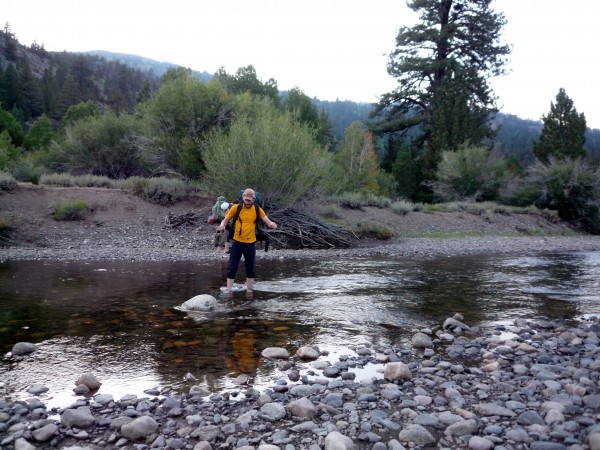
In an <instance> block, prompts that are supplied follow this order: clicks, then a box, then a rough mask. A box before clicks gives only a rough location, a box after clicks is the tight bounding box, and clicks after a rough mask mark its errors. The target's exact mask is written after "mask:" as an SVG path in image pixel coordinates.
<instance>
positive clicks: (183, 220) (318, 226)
mask: <svg viewBox="0 0 600 450" xmlns="http://www.w3.org/2000/svg"><path fill="white" fill-rule="evenodd" d="M209 214H210V208H204V209H201V210H198V211H191V210H190V211H188V212H185V213H183V214H173V213H169V214H168V215H167V216H166V217H165V226H167V227H170V228H179V227H184V228H187V227H188V226H197V225H198V224H199V223H202V222H204V221H205V220H206V217H208V215H209ZM268 216H269V218H270V219H271V220H273V221H274V222H276V223H277V225H278V228H277V229H275V230H271V229H269V228H267V227H266V226H264V225H263V224H261V225H263V226H262V228H263V230H264V231H265V233H267V234H268V235H269V238H270V241H271V245H272V247H275V248H290V249H300V248H313V249H323V248H348V247H352V246H353V241H354V239H355V238H354V237H353V236H352V235H351V234H350V233H349V232H348V231H346V230H344V229H342V228H341V227H338V226H336V225H333V224H330V223H328V222H325V221H324V220H321V219H319V218H318V217H316V216H314V215H312V214H309V213H308V212H306V211H301V210H298V209H294V208H286V209H281V210H275V211H271V212H269V214H268Z"/></svg>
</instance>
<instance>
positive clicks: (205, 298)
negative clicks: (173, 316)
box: [181, 294, 217, 311]
mask: <svg viewBox="0 0 600 450" xmlns="http://www.w3.org/2000/svg"><path fill="white" fill-rule="evenodd" d="M216 308H217V299H216V298H214V297H213V296H212V295H208V294H202V295H196V296H195V297H192V298H190V299H189V300H188V301H186V302H184V303H183V304H182V305H181V309H183V310H184V311H214V310H215V309H216Z"/></svg>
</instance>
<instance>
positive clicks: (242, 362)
mask: <svg viewBox="0 0 600 450" xmlns="http://www.w3.org/2000/svg"><path fill="white" fill-rule="evenodd" d="M230 342H231V355H232V356H228V357H227V368H228V369H229V370H230V371H231V372H239V373H245V374H253V373H254V372H255V371H256V368H257V366H258V358H257V357H256V355H255V350H256V333H255V331H254V330H252V329H251V328H241V329H239V330H236V331H235V333H233V336H231V341H230Z"/></svg>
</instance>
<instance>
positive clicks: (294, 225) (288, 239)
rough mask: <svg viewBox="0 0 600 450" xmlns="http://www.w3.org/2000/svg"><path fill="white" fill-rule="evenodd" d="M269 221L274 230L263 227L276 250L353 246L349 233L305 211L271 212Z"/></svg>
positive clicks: (285, 210)
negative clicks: (275, 226) (271, 222)
mask: <svg viewBox="0 0 600 450" xmlns="http://www.w3.org/2000/svg"><path fill="white" fill-rule="evenodd" d="M269 219H271V220H273V221H274V222H276V223H277V226H278V227H277V229H275V230H270V229H268V228H266V227H264V230H265V231H266V232H267V234H268V235H269V236H270V237H271V242H272V243H275V245H276V247H278V248H291V249H300V248H313V249H323V248H348V247H352V245H353V239H354V238H353V236H352V235H351V234H350V233H348V232H347V231H345V230H344V229H343V228H341V227H338V226H336V225H333V224H330V223H328V222H325V221H324V220H321V219H319V218H318V217H316V216H314V215H312V214H310V213H308V212H306V211H302V210H297V209H291V208H290V209H284V210H280V211H273V212H270V213H269Z"/></svg>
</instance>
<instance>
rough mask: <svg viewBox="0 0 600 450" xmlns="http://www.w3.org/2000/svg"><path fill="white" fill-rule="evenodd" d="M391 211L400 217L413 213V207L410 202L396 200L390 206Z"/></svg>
mask: <svg viewBox="0 0 600 450" xmlns="http://www.w3.org/2000/svg"><path fill="white" fill-rule="evenodd" d="M390 207H391V208H392V211H393V212H395V213H396V214H400V215H401V216H403V215H405V214H407V213H409V212H411V211H415V205H414V204H413V203H412V202H408V201H406V200H398V201H395V202H394V203H392V204H391V205H390Z"/></svg>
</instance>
